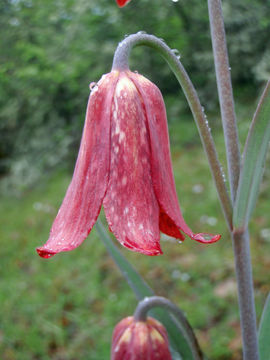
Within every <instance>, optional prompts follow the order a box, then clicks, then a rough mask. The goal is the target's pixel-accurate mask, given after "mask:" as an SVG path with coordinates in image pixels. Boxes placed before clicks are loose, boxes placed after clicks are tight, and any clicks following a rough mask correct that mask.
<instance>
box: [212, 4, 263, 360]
mask: <svg viewBox="0 0 270 360" xmlns="http://www.w3.org/2000/svg"><path fill="white" fill-rule="evenodd" d="M208 9H209V19H210V27H211V38H212V45H213V53H214V61H215V69H216V78H217V85H218V93H219V102H220V109H221V118H222V124H223V129H224V137H225V145H226V152H227V162H228V172H229V180H230V188H231V197H232V202H233V203H234V201H235V197H236V193H237V188H238V182H239V174H240V151H239V140H238V131H237V125H236V117H235V111H234V100H233V91H232V84H231V75H230V67H229V60H228V53H227V45H226V36H225V29H224V20H223V15H222V7H221V1H220V0H208ZM231 237H232V241H233V249H234V257H235V271H236V278H237V285H238V301H239V310H240V322H241V330H242V340H243V355H244V360H258V359H259V351H258V340H257V329H256V312H255V302H254V289H253V280H252V266H251V260H250V249H249V234H248V230H247V229H244V230H243V231H235V232H234V233H233V232H231Z"/></svg>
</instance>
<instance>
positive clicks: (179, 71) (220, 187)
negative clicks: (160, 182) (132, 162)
mask: <svg viewBox="0 0 270 360" xmlns="http://www.w3.org/2000/svg"><path fill="white" fill-rule="evenodd" d="M139 45H146V46H148V47H151V48H153V49H155V50H157V51H158V52H159V53H160V54H161V55H162V57H163V58H164V59H165V60H166V61H167V63H168V64H169V66H170V68H171V69H172V71H173V72H174V74H175V76H176V78H177V80H178V81H179V83H180V85H181V87H182V89H183V91H184V94H185V96H186V99H187V101H188V104H189V106H190V109H191V111H192V114H193V117H194V119H195V122H196V125H197V128H198V130H199V134H200V137H201V141H202V144H203V147H204V150H205V152H206V155H207V158H208V161H209V164H210V168H211V172H212V176H213V179H214V182H215V185H216V188H217V191H218V195H219V198H220V203H221V206H222V209H223V212H224V216H225V219H226V221H227V224H228V227H229V228H230V229H232V205H231V200H230V197H229V195H228V190H227V187H226V184H225V182H224V174H223V172H222V168H221V165H220V162H219V160H218V155H217V151H216V148H215V144H214V141H213V138H212V135H211V131H210V128H209V126H208V121H207V119H206V115H205V113H204V110H203V108H202V106H201V104H200V100H199V98H198V95H197V92H196V90H195V88H194V86H193V84H192V82H191V80H190V78H189V76H188V74H187V73H186V71H185V69H184V67H183V65H182V63H181V62H180V60H179V56H178V55H176V54H175V53H174V52H173V51H172V50H171V49H170V48H169V47H168V46H167V45H166V44H165V42H164V41H163V40H161V39H159V38H157V37H155V36H153V35H148V34H144V33H141V32H139V33H137V34H134V35H130V36H128V37H127V38H125V39H124V40H123V41H122V42H121V43H120V44H119V45H118V48H117V50H116V52H115V54H114V61H113V66H112V69H113V70H127V69H129V66H128V58H129V54H130V51H131V49H132V48H133V47H134V46H139Z"/></svg>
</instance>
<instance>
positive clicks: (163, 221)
mask: <svg viewBox="0 0 270 360" xmlns="http://www.w3.org/2000/svg"><path fill="white" fill-rule="evenodd" d="M159 229H160V231H161V232H163V233H164V234H167V235H169V236H172V237H174V238H176V239H180V240H182V241H183V240H184V239H185V237H184V235H183V234H182V233H181V231H179V228H178V227H177V226H176V225H175V223H174V222H173V221H172V220H171V218H170V217H169V216H168V215H167V214H166V213H165V212H164V211H163V210H162V209H160V213H159Z"/></svg>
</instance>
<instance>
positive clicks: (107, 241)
mask: <svg viewBox="0 0 270 360" xmlns="http://www.w3.org/2000/svg"><path fill="white" fill-rule="evenodd" d="M96 228H97V231H98V234H99V236H100V238H101V240H102V241H103V243H104V245H105V246H106V248H107V250H108V252H109V254H110V255H111V257H112V258H113V260H114V261H115V263H116V265H117V266H118V267H119V269H120V271H121V272H122V274H123V276H124V277H125V278H126V280H127V282H128V284H129V286H130V287H131V288H132V290H133V291H134V293H135V295H136V297H137V299H138V300H142V299H143V298H145V297H148V296H153V295H154V292H153V290H152V289H151V288H150V287H149V286H148V285H147V283H146V282H145V281H144V280H143V279H142V277H141V276H140V275H139V274H138V273H137V271H136V270H135V269H134V268H133V266H132V265H131V264H130V263H129V262H128V261H127V259H126V258H125V257H124V256H123V255H122V254H121V252H120V251H119V250H118V248H117V247H116V246H115V245H114V244H113V242H112V239H111V237H110V236H109V234H108V232H107V231H106V230H105V229H104V227H103V225H102V223H101V222H100V221H99V220H98V221H97V223H96ZM150 314H151V316H153V317H155V318H156V319H157V320H159V321H160V322H162V324H163V325H164V326H165V327H166V329H167V332H168V335H169V340H170V346H171V349H172V351H171V352H172V356H173V359H174V360H180V359H182V360H201V359H203V357H202V354H201V351H200V349H199V348H196V347H194V346H193V345H192V344H193V342H194V341H192V339H190V336H189V334H188V333H187V331H186V330H185V324H180V323H179V322H178V321H177V320H176V319H175V318H174V317H173V316H172V315H171V314H170V313H169V312H168V311H166V310H165V309H152V310H151V312H150Z"/></svg>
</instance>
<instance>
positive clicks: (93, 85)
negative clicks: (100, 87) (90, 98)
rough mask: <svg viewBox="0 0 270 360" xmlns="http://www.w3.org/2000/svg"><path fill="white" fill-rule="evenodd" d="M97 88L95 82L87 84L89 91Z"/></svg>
mask: <svg viewBox="0 0 270 360" xmlns="http://www.w3.org/2000/svg"><path fill="white" fill-rule="evenodd" d="M96 86H97V83H96V82H91V83H90V84H89V89H90V91H92V90H94V88H95V87H96Z"/></svg>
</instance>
